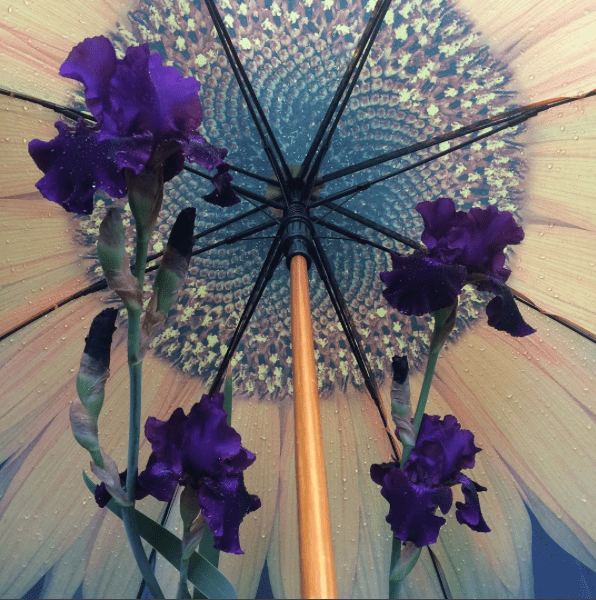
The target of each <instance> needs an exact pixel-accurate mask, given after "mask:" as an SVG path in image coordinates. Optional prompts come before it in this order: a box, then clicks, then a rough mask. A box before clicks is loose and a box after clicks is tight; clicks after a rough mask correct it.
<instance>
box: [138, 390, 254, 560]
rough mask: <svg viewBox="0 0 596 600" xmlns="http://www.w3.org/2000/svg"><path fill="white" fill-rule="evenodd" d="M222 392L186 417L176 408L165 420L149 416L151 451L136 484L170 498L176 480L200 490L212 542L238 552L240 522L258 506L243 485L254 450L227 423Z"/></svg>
mask: <svg viewBox="0 0 596 600" xmlns="http://www.w3.org/2000/svg"><path fill="white" fill-rule="evenodd" d="M223 402H224V395H223V394H222V393H216V394H213V396H208V395H204V396H203V398H202V399H201V401H200V402H199V403H198V404H195V405H194V406H193V407H192V408H191V409H190V413H189V414H188V416H186V415H185V414H184V411H183V410H182V409H181V408H177V409H176V410H175V411H174V412H173V413H172V415H171V416H170V418H169V419H168V420H167V421H160V420H159V419H156V418H155V417H149V419H147V423H145V435H146V436H147V439H148V440H149V441H150V442H151V448H152V450H153V452H152V453H151V456H150V457H149V461H148V463H147V468H146V469H145V470H144V471H143V472H142V473H141V474H140V475H139V483H140V485H141V486H142V488H143V489H144V490H146V491H147V492H148V493H149V494H151V495H152V496H154V497H155V498H157V499H158V500H162V501H164V502H168V501H169V500H171V499H172V496H173V495H174V492H175V491H176V487H177V486H178V484H182V485H184V486H190V487H191V488H192V489H193V490H194V491H195V492H196V493H197V495H198V499H199V505H200V507H201V511H202V512H201V514H202V515H203V516H204V517H205V519H206V520H207V523H209V527H210V529H211V531H212V532H213V537H214V538H215V547H216V548H217V549H218V550H224V551H225V552H234V553H235V554H242V550H241V549H240V542H239V540H238V527H239V526H240V523H241V521H242V519H244V517H245V516H246V515H247V514H248V513H249V512H252V511H253V510H257V508H259V507H260V506H261V502H260V500H259V499H258V498H257V497H256V496H251V495H250V494H249V493H248V492H247V491H246V487H245V485H244V477H243V471H244V470H245V469H247V468H248V467H249V466H250V465H252V463H253V462H254V461H255V458H256V457H255V455H254V454H253V453H252V452H249V451H248V450H247V449H246V448H243V447H242V446H241V440H240V436H239V435H238V433H237V432H236V431H235V430H234V429H233V428H232V427H230V426H229V425H228V424H227V423H226V417H227V414H226V412H225V410H224V409H223Z"/></svg>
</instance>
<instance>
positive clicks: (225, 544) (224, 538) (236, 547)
mask: <svg viewBox="0 0 596 600" xmlns="http://www.w3.org/2000/svg"><path fill="white" fill-rule="evenodd" d="M199 504H200V506H201V509H202V514H203V516H204V517H205V519H206V520H207V523H209V528H210V529H211V531H212V532H213V537H214V540H215V543H214V547H215V548H216V549H217V550H223V551H224V552H232V553H234V554H243V552H242V549H241V548H240V540H239V538H238V529H239V527H240V523H241V522H242V520H243V519H244V517H245V516H246V515H247V514H248V513H250V512H252V511H254V510H257V509H258V508H259V507H260V506H261V501H260V500H259V498H258V497H257V496H253V495H251V494H249V493H248V492H247V490H246V487H245V485H244V477H243V476H242V475H235V476H230V477H224V478H223V479H219V480H213V479H209V478H206V479H205V480H204V482H203V484H202V485H201V486H200V488H199Z"/></svg>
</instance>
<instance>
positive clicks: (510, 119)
mask: <svg viewBox="0 0 596 600" xmlns="http://www.w3.org/2000/svg"><path fill="white" fill-rule="evenodd" d="M595 95H596V90H592V91H590V92H588V93H587V94H585V95H583V96H575V97H572V98H554V99H552V100H545V101H544V102H537V103H534V104H528V105H527V106H522V107H519V108H514V109H512V110H510V111H507V112H504V113H502V114H500V115H496V116H494V117H489V118H488V119H482V120H480V121H476V122H475V123H471V124H470V125H466V126H464V127H459V128H458V129H455V130H454V131H450V132H448V133H442V134H441V135H437V136H434V137H432V138H429V139H428V140H426V141H424V142H417V143H415V144H410V145H409V146H405V147H404V148H398V149H397V150H394V151H392V152H387V153H385V154H381V155H380V156H377V157H376V158H371V159H369V160H365V161H362V162H360V163H357V164H355V165H352V166H350V167H346V168H345V169H340V170H339V171H334V172H333V173H328V174H327V175H323V176H322V177H320V178H319V179H317V181H316V182H315V184H316V185H319V184H323V183H327V182H329V181H334V180H335V179H339V178H341V177H345V176H347V175H352V174H354V173H358V172H359V171H363V170H365V169H370V168H371V167H376V166H378V165H380V164H383V163H386V162H389V161H391V160H395V159H396V158H401V157H402V156H407V155H409V154H413V153H415V152H419V151H420V150H425V149H426V148H430V147H432V146H436V145H437V144H440V143H442V142H448V141H450V140H453V139H456V138H458V137H462V136H464V135H469V134H470V133H475V132H477V131H481V130H482V129H486V128H487V127H494V126H497V125H501V124H502V123H509V125H507V126H509V127H513V126H515V125H519V124H520V123H522V122H523V121H527V120H528V119H531V118H532V117H535V116H536V115H538V114H540V113H541V112H544V111H546V110H549V109H550V108H555V107H557V106H562V105H563V104H569V103H570V102H576V101H577V100H583V99H584V98H590V97H591V96H595Z"/></svg>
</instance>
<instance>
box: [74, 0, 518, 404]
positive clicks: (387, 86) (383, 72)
mask: <svg viewBox="0 0 596 600" xmlns="http://www.w3.org/2000/svg"><path fill="white" fill-rule="evenodd" d="M217 4H218V7H219V9H220V10H221V11H222V15H223V18H224V21H225V23H226V26H227V27H228V28H229V31H230V34H231V36H232V38H233V39H234V42H235V45H236V48H237V51H238V54H239V56H240V59H241V61H242V63H243V64H244V66H245V68H246V70H247V72H248V74H249V77H250V79H251V82H252V85H253V86H254V89H255V91H256V94H257V96H258V98H259V100H260V102H261V104H262V106H263V109H264V111H265V113H266V115H267V117H268V119H269V121H270V123H271V125H272V128H273V130H274V131H275V133H276V136H277V138H278V140H279V142H280V145H281V147H282V149H283V151H284V153H285V155H286V157H287V160H288V162H289V163H294V164H299V163H300V162H301V160H302V159H303V157H304V155H305V153H306V151H307V149H308V145H309V143H310V141H311V140H312V138H313V137H314V135H315V132H316V129H317V127H318V125H319V123H320V121H321V119H322V116H323V114H324V112H325V110H326V108H327V106H328V105H329V103H330V101H331V98H332V96H333V93H334V92H335V89H336V87H337V84H338V82H339V80H340V78H341V75H342V74H343V72H344V70H345V68H346V66H347V64H348V62H349V60H350V59H351V57H352V53H353V51H354V49H355V47H356V44H357V42H358V39H359V37H360V33H361V31H362V30H363V28H364V24H365V23H366V21H367V20H368V18H369V17H370V14H371V11H372V9H373V7H374V2H372V1H370V2H362V1H357V0H342V1H341V2H337V1H332V0H324V1H322V2H319V1H316V0H301V1H299V2H298V1H297V2H279V1H277V0H276V1H273V2H271V1H270V0H250V1H249V2H244V3H237V2H231V1H230V2H228V1H227V0H224V1H221V2H218V3H217ZM113 39H114V41H115V43H116V44H117V45H118V47H119V48H120V51H121V52H122V51H123V50H124V49H125V48H126V47H127V46H128V45H131V44H138V43H141V42H146V41H148V42H150V44H151V46H152V49H154V50H157V51H159V52H161V53H162V54H163V55H164V56H165V57H166V60H167V61H168V64H173V65H175V66H176V67H178V68H179V69H180V70H181V71H183V72H184V73H185V75H189V76H193V77H196V78H197V79H198V80H199V81H201V83H202V86H203V87H202V90H201V98H202V100H203V105H204V109H205V119H204V122H203V127H204V129H203V133H204V134H205V136H206V137H207V138H208V139H209V140H210V141H211V142H212V143H215V144H219V145H223V146H226V147H227V148H228V149H229V151H230V152H229V155H228V159H229V160H230V162H231V163H232V164H234V165H237V166H240V167H243V168H245V169H249V170H251V171H253V172H256V173H259V174H260V175H263V176H266V177H269V176H271V168H270V167H269V165H268V163H267V160H266V158H265V154H264V152H263V150H262V147H261V144H260V142H259V138H258V135H257V133H256V131H255V129H254V127H253V125H252V123H251V120H250V116H249V114H248V111H247V110H246V108H245V107H244V102H243V99H242V96H241V94H240V91H239V88H238V86H237V84H236V82H235V80H234V77H233V74H232V71H231V69H230V67H229V66H228V64H227V61H226V59H225V56H224V54H223V50H222V48H221V45H220V44H219V41H218V40H217V38H216V34H215V30H214V28H213V26H212V24H211V20H210V17H209V15H208V12H207V9H206V7H205V6H204V5H202V4H201V3H200V2H186V1H184V0H151V1H149V0H142V1H141V2H140V5H139V8H138V10H136V11H134V12H133V13H131V14H130V20H129V21H127V22H123V23H121V24H120V25H119V27H118V29H117V31H116V32H115V33H114V36H113ZM510 79H511V73H510V71H509V70H508V68H507V65H505V64H503V63H501V62H500V61H499V60H498V59H497V58H496V57H495V56H493V55H492V54H491V52H490V50H489V48H487V47H486V46H484V45H483V44H482V42H481V39H480V36H479V33H478V32H477V31H475V29H474V26H473V24H471V23H470V22H468V21H467V20H466V18H465V17H464V16H463V15H462V14H461V13H459V12H458V11H457V8H456V6H455V4H453V5H450V4H449V3H445V2H437V1H433V0H430V1H429V0H412V1H410V0H407V1H401V2H399V1H398V2H394V3H393V6H392V9H391V11H390V12H389V13H388V15H387V17H386V18H385V21H384V24H383V27H382V29H381V31H380V32H379V35H378V38H377V41H376V43H375V46H374V48H373V50H372V52H371V55H370V57H369V59H368V62H367V64H366V66H365V68H364V69H363V71H362V74H361V77H360V79H359V83H358V85H357V87H356V89H355V90H354V94H353V96H352V98H351V100H350V103H349V106H348V108H347V110H346V112H345V114H344V116H343V117H342V120H341V122H340V125H339V128H338V132H337V134H336V136H335V138H334V142H333V145H332V147H331V149H330V151H329V154H328V157H327V159H326V160H325V162H324V163H323V165H322V168H321V173H322V174H326V173H329V172H333V171H335V170H338V169H341V168H343V167H345V166H348V165H351V164H354V163H356V162H359V161H361V160H364V159H367V158H371V157H374V156H376V155H379V154H381V153H383V152H387V151H389V150H392V149H395V148H397V147H401V146H404V145H407V144H411V143H414V142H417V141H421V140H424V139H426V138H428V137H430V136H433V135H437V134H439V133H442V132H446V131H450V130H452V129H454V128H456V127H458V126H460V125H464V124H467V123H470V122H472V121H473V120H475V119H479V118H483V117H486V116H489V115H494V114H498V113H499V112H502V111H503V110H505V109H506V108H508V107H510V106H512V103H514V102H515V91H514V90H513V89H512V88H511V86H510ZM518 132H519V130H517V129H513V130H509V131H507V132H506V133H501V134H497V135H496V136H494V137H491V138H489V139H487V140H484V141H481V142H477V143H473V144H472V145H471V146H469V147H467V148H465V149H462V150H458V151H455V152H454V153H452V154H449V155H447V156H445V157H443V158H441V159H438V160H435V161H433V162H431V163H429V164H427V165H425V166H423V167H420V168H417V169H415V170H412V171H409V172H407V173H405V174H403V175H401V176H399V177H397V178H394V179H391V180H388V181H386V182H384V183H382V184H379V185H377V186H374V187H372V188H371V189H370V190H368V191H367V192H364V193H361V194H359V195H357V196H356V197H355V198H354V199H352V200H350V201H349V202H348V203H347V205H346V206H347V207H349V208H351V209H353V210H355V211H356V212H359V213H360V214H363V215H364V216H366V217H368V218H370V219H372V220H374V221H377V222H379V223H382V224H384V225H386V226H389V227H391V228H393V229H394V230H396V231H399V232H401V233H403V234H406V235H409V236H411V237H413V238H415V239H419V236H420V233H421V231H422V220H421V218H420V217H419V215H418V214H417V213H416V212H415V211H414V207H415V206H416V204H417V203H418V202H420V201H421V200H434V199H436V198H437V197H439V196H450V197H453V198H454V200H455V201H456V203H457V204H458V205H459V206H460V207H462V208H466V209H467V208H470V207H472V206H486V205H488V204H496V205H497V206H498V207H499V208H501V209H504V210H510V211H513V212H514V213H516V214H517V215H518V213H519V208H520V206H521V204H522V199H523V188H522V184H523V173H524V170H525V166H524V163H523V160H522V158H521V156H522V153H523V150H522V148H521V146H520V144H519V143H518V142H516V141H515V137H516V135H517V133H518ZM448 147H449V146H448V143H445V144H442V145H441V146H440V147H435V148H433V149H432V151H434V152H437V151H441V150H444V149H446V148H448ZM424 156H428V154H424V153H423V154H421V155H417V156H416V157H415V158H409V159H407V160H404V161H402V162H400V161H395V162H394V163H392V164H391V165H385V166H382V167H377V168H375V169H372V170H370V171H367V172H365V173H359V174H357V175H353V176H351V177H349V178H345V179H342V180H339V181H334V182H331V183H330V184H328V185H327V187H326V188H325V189H324V190H323V193H324V194H325V193H330V192H334V191H337V190H341V189H344V188H346V187H349V186H350V185H353V184H354V183H356V182H359V181H364V180H366V179H368V178H372V177H375V176H378V175H381V174H384V173H387V172H389V171H390V170H391V169H395V168H400V167H402V166H404V165H406V164H408V163H409V162H413V161H414V160H418V159H420V158H422V157H424ZM235 182H236V183H238V184H239V185H242V186H244V187H247V188H250V189H252V190H255V191H258V192H259V193H264V191H265V190H264V187H265V186H264V184H262V183H259V182H257V181H253V180H250V179H248V178H246V177H243V176H236V178H235ZM208 191H209V188H208V186H207V185H206V184H205V183H204V181H203V180H201V179H200V178H198V177H197V176H196V175H193V174H190V173H183V174H181V175H180V176H179V177H178V178H176V179H175V180H173V181H172V182H171V183H170V184H169V185H168V186H167V194H166V200H165V203H164V209H163V212H162V220H161V224H160V225H159V229H158V231H157V232H156V233H155V235H154V237H153V239H152V248H151V250H150V251H151V252H155V251H160V250H162V249H163V247H164V245H165V240H166V239H167V235H168V232H169V230H170V228H171V225H172V224H173V222H174V219H175V215H176V214H177V213H178V212H179V211H180V210H181V209H182V208H184V207H186V206H188V205H195V206H197V209H198V218H197V230H196V231H197V232H200V231H201V230H204V229H205V228H207V227H210V226H212V225H214V224H216V223H219V222H221V221H223V220H225V219H227V218H229V217H230V216H232V215H234V214H236V212H237V210H247V209H248V208H251V207H250V206H249V205H248V204H247V203H246V202H244V203H243V204H242V208H241V209H236V208H234V209H218V208H216V207H212V206H210V205H207V204H206V203H205V202H203V201H202V200H201V196H202V195H203V194H205V193H206V192H208ZM109 202H111V201H110V200H108V199H103V200H100V202H99V203H98V210H96V211H95V213H94V215H92V216H91V217H90V218H89V219H85V220H82V221H81V227H82V231H83V234H82V238H81V241H82V243H83V244H86V245H89V244H91V242H92V241H93V240H94V239H95V236H96V233H97V228H98V226H99V222H100V220H101V217H102V215H103V211H104V207H105V205H106V204H108V203H109ZM326 212H327V209H324V208H320V209H317V211H316V212H315V215H323V214H325V213H326ZM129 218H130V217H129ZM329 218H331V217H329ZM333 218H334V219H335V221H336V222H337V223H339V224H341V225H343V226H345V227H348V228H351V229H352V230H353V231H356V232H358V233H361V234H363V235H366V236H369V237H370V238H371V239H374V240H376V241H378V242H382V243H384V244H385V245H386V246H387V247H391V248H394V249H398V250H400V251H403V250H404V249H403V248H400V247H399V245H397V244H394V243H392V242H389V241H387V240H386V239H384V238H382V237H381V236H378V235H377V234H375V233H374V232H373V231H370V230H363V228H362V226H360V225H355V224H353V223H350V222H349V221H347V220H346V219H345V218H343V217H338V216H337V215H336V216H335V217H333ZM264 219H265V217H264V216H263V215H260V216H258V217H255V218H254V219H253V220H249V221H248V222H243V223H242V224H240V225H235V226H234V227H233V228H232V229H231V231H232V232H235V231H238V230H239V229H240V228H242V227H247V226H249V225H253V224H255V223H257V222H261V221H263V220H264ZM271 231H273V230H269V233H262V234H260V235H261V236H267V235H273V234H272V233H271ZM319 233H320V234H321V235H322V236H329V237H337V236H336V234H333V233H329V232H326V231H325V230H323V229H319ZM223 235H224V234H221V233H220V234H215V235H214V236H212V237H209V238H206V239H205V240H200V241H199V242H198V244H197V247H200V246H202V245H205V244H207V243H209V242H211V241H215V240H217V239H221V237H223ZM267 243H268V242H267V241H266V240H263V239H259V240H254V241H243V242H239V243H237V244H235V245H234V246H224V247H223V248H219V249H216V250H212V251H210V252H207V253H205V254H201V255H200V256H198V257H195V258H194V259H193V260H192V262H191V269H190V274H189V278H188V280H187V283H186V286H185V289H184V290H183V292H182V294H181V296H180V301H179V304H178V306H176V307H175V308H174V309H173V310H172V312H171V314H170V316H169V317H168V320H167V322H166V328H165V329H164V330H163V331H162V332H161V333H160V335H159V336H158V338H157V339H156V341H155V344H154V345H155V348H156V350H157V352H158V353H159V354H160V355H161V356H162V357H164V359H166V360H169V361H172V363H173V364H174V365H175V366H176V368H180V369H182V370H183V371H185V372H188V373H190V374H193V375H196V376H197V377H200V378H202V379H209V378H210V377H213V375H214V373H215V371H216V369H217V366H218V364H219V362H220V361H221V358H222V357H223V354H224V353H225V351H226V349H227V346H226V344H227V342H228V340H229V337H230V336H231V334H232V332H233V329H234V327H235V325H236V324H237V322H238V320H239V317H240V314H241V312H242V310H243V307H244V304H245V301H246V299H247V298H248V296H249V293H250V290H251V287H252V283H253V282H254V280H255V278H256V275H257V273H258V269H259V267H260V264H261V262H262V259H263V258H264V256H265V254H266V252H267ZM323 243H324V246H325V248H326V249H327V251H328V253H329V257H330V260H331V262H332V264H333V265H334V267H335V271H336V276H337V279H338V280H339V282H340V284H341V287H342V290H343V292H344V295H345V299H346V302H347V304H348V306H349V308H350V310H351V314H352V317H353V320H354V323H355V325H356V328H357V330H358V332H359V334H360V336H361V338H362V344H363V346H364V349H365V352H366V355H367V357H368V359H369V361H370V363H371V366H372V368H373V370H374V372H375V375H376V376H378V377H379V378H380V379H382V378H383V377H384V376H389V374H390V372H391V367H390V364H391V358H392V356H393V355H395V354H404V353H407V354H408V357H409V359H410V364H411V365H414V366H415V367H418V368H420V367H423V365H424V363H425V360H426V350H427V348H428V343H429V340H430V325H431V319H430V318H428V317H420V318H415V317H406V316H403V315H400V314H398V313H396V311H394V310H393V309H391V308H390V307H389V306H388V305H387V304H386V302H385V301H384V299H383V297H382V295H381V292H382V284H381V282H380V281H379V272H380V271H382V270H387V268H388V267H389V258H388V255H387V254H386V253H383V252H381V251H378V250H373V249H370V248H362V247H360V246H359V245H357V244H355V243H354V242H346V241H340V240H337V239H324V240H323ZM89 250H90V253H93V250H92V249H91V248H90V249H89ZM131 250H132V248H131ZM94 269H95V275H98V271H97V269H98V267H94ZM310 278H311V303H312V307H313V320H314V328H315V332H314V337H315V345H316V347H315V356H316V359H317V362H318V371H319V386H320V389H321V393H322V394H325V393H326V392H328V391H329V390H331V389H333V387H334V386H337V385H339V386H342V387H343V386H345V385H346V383H347V382H349V381H351V382H352V383H353V384H355V385H357V386H359V385H362V383H363V380H362V377H361V375H360V373H359V371H358V370H357V369H356V368H355V361H354V359H353V357H352V354H351V351H350V349H349V347H348V344H347V341H346V339H345V336H344V334H343V332H342V330H341V327H340V326H339V323H338V320H337V318H336V315H335V313H334V311H333V307H332V305H331V303H330V301H329V300H328V298H327V295H326V292H325V290H324V287H323V285H322V283H321V282H320V280H319V278H318V275H316V273H315V272H314V269H312V270H311V275H310ZM288 279H289V277H288V273H287V270H286V268H285V266H284V264H283V263H282V264H281V265H280V266H279V268H278V271H277V272H276V275H275V276H274V278H273V279H272V280H271V282H270V283H269V285H268V288H267V291H266V293H265V296H264V298H263V300H262V302H261V304H260V305H259V308H258V309H257V312H256V314H255V315H254V317H253V319H252V321H251V323H250V325H249V328H248V331H247V333H246V335H245V337H244V339H243V341H242V342H241V344H240V347H239V349H238V352H237V354H236V355H235V357H234V359H233V361H232V365H233V367H234V376H235V380H236V383H237V385H238V386H239V387H241V388H242V389H244V390H247V391H251V392H257V393H258V394H259V395H265V394H267V395H269V396H271V395H273V396H276V395H279V394H284V395H285V393H286V391H290V392H291V390H292V384H291V362H292V361H291V344H290V329H289V324H290V312H289V284H288ZM460 306H461V308H460V315H459V318H458V321H457V325H456V328H455V331H454V333H453V334H452V337H451V340H452V341H451V343H457V342H456V340H457V337H458V333H459V332H461V330H462V329H463V328H465V327H467V326H468V324H469V323H471V322H472V321H473V320H474V319H476V318H477V317H478V316H479V315H482V313H483V310H482V309H483V300H482V299H481V298H479V296H478V295H477V294H476V292H474V291H468V292H467V293H466V294H465V295H464V297H463V298H462V302H461V305H460ZM482 318H484V317H482Z"/></svg>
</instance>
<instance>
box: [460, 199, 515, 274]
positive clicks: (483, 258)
mask: <svg viewBox="0 0 596 600" xmlns="http://www.w3.org/2000/svg"><path fill="white" fill-rule="evenodd" d="M468 215H469V225H468V226H467V227H465V228H461V232H457V237H458V239H457V241H456V242H455V241H451V242H450V246H451V247H458V248H460V249H461V254H460V256H459V258H458V262H459V263H460V264H463V265H465V266H466V268H467V269H468V272H470V273H486V274H491V275H496V276H499V277H503V275H504V274H505V273H507V274H508V271H505V272H504V271H503V265H504V264H505V254H504V252H503V250H504V249H505V247H506V246H508V245H510V244H519V243H520V242H521V241H522V240H523V239H524V232H523V229H522V228H521V227H520V226H519V225H517V224H516V223H515V220H514V218H513V215H512V214H511V213H509V212H502V211H499V210H498V209H497V207H496V206H489V207H487V208H472V209H471V210H470V212H469V213H468ZM455 234H456V232H455V231H454V232H453V234H451V233H450V237H451V235H455ZM505 278H506V277H505Z"/></svg>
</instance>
